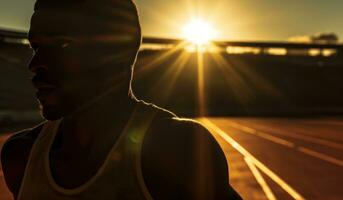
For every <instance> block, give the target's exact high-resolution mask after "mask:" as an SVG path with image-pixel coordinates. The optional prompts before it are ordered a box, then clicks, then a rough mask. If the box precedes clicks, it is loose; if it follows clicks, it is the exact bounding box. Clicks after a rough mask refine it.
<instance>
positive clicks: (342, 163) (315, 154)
mask: <svg viewBox="0 0 343 200" xmlns="http://www.w3.org/2000/svg"><path fill="white" fill-rule="evenodd" d="M228 124H230V126H232V127H233V128H236V129H238V130H241V131H244V132H247V131H246V130H250V131H249V132H247V133H250V134H253V135H256V136H260V137H262V138H265V139H267V140H270V141H272V142H275V143H278V144H281V145H285V146H288V147H289V148H295V147H296V146H295V144H293V143H291V142H288V141H287V140H284V139H281V138H278V137H275V136H272V135H270V134H268V133H262V132H258V131H256V130H254V129H252V128H249V127H246V126H241V125H239V124H237V123H234V122H228ZM252 130H254V131H252ZM296 149H297V150H298V151H300V152H302V153H305V154H307V155H310V156H313V157H316V158H318V159H321V160H324V161H326V162H330V163H332V164H335V165H338V166H343V160H340V159H338V158H334V157H332V156H328V155H326V154H323V153H320V152H316V151H314V150H311V149H308V148H305V147H301V146H299V147H298V148H296Z"/></svg>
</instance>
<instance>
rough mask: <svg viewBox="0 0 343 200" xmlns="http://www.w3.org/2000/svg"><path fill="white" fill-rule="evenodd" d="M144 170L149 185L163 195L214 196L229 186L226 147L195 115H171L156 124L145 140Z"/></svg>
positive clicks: (174, 197)
mask: <svg viewBox="0 0 343 200" xmlns="http://www.w3.org/2000/svg"><path fill="white" fill-rule="evenodd" d="M142 170H143V175H144V177H145V181H146V184H147V186H148V189H149V190H150V191H151V192H152V193H153V195H154V196H158V197H161V198H163V199H197V198H196V196H197V195H205V196H209V198H206V199H212V198H210V197H214V196H216V195H217V194H218V195H219V196H223V195H222V194H224V193H225V192H226V191H227V189H228V188H229V183H228V180H227V178H228V168H227V162H226V158H225V155H224V153H223V151H222V149H221V148H220V146H219V144H218V143H217V141H216V140H215V139H214V137H213V136H212V134H211V133H210V132H209V131H208V130H207V129H206V128H205V127H204V126H202V125H201V124H200V123H199V122H197V121H195V120H192V119H184V118H169V119H164V120H160V122H159V123H158V124H157V125H154V126H153V128H152V129H151V131H149V133H148V134H147V138H146V139H144V142H143V149H142ZM219 190H220V191H219ZM201 191H204V193H202V192H201ZM211 191H212V192H214V193H212V192H211ZM216 197H217V196H216Z"/></svg>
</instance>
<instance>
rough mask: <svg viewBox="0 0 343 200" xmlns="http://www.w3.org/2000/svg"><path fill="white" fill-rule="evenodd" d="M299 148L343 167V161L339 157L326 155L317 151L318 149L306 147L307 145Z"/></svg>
mask: <svg viewBox="0 0 343 200" xmlns="http://www.w3.org/2000/svg"><path fill="white" fill-rule="evenodd" d="M298 150H299V151H301V152H303V153H305V154H307V155H310V156H314V157H317V158H319V159H322V160H325V161H327V162H330V163H333V164H336V165H338V166H340V167H343V161H342V160H339V159H337V158H333V157H331V156H328V155H325V154H323V153H320V152H317V151H313V150H311V149H308V148H305V147H298Z"/></svg>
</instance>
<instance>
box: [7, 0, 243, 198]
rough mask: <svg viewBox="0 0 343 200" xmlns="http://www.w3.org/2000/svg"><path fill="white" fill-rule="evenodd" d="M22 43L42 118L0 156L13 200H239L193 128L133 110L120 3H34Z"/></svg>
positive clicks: (126, 9) (125, 6) (141, 107)
mask: <svg viewBox="0 0 343 200" xmlns="http://www.w3.org/2000/svg"><path fill="white" fill-rule="evenodd" d="M29 41H30V44H31V47H32V49H33V50H34V56H33V58H32V61H31V63H30V65H29V69H30V70H31V71H32V73H33V74H34V77H33V80H32V82H33V85H34V87H35V88H37V99H38V100H39V102H40V105H41V110H42V114H43V116H44V117H45V118H46V119H47V120H48V121H46V122H44V123H42V124H40V125H38V126H37V127H34V128H32V129H28V130H24V131H21V132H19V133H17V134H15V135H14V136H12V137H11V138H10V139H9V140H8V141H7V142H6V143H5V145H4V147H3V149H2V166H3V171H4V175H5V180H6V183H7V185H8V188H9V189H10V191H11V192H12V193H13V195H14V197H15V198H16V199H20V200H26V199H27V200H37V199H44V200H46V199H49V200H55V199H61V200H67V199H68V200H70V199H99V200H100V199H101V200H102V199H152V198H153V199H174V200H175V199H240V197H239V196H238V195H237V194H236V193H235V191H234V190H233V189H232V188H231V187H230V186H229V182H228V168H227V163H226V159H225V157H224V154H223V152H222V150H221V148H220V147H219V145H218V144H217V142H216V141H215V140H214V138H213V137H212V136H211V134H210V133H209V132H208V131H207V130H206V129H205V128H203V127H202V126H201V125H200V124H198V123H196V122H194V121H191V120H187V119H180V118H178V117H177V116H175V115H174V114H173V113H171V112H169V111H167V110H164V109H161V108H159V107H157V106H154V105H153V104H147V103H144V102H143V101H140V100H137V99H136V98H135V97H134V95H133V93H132V91H131V87H130V83H131V77H132V70H133V64H134V62H135V60H136V56H137V52H138V49H139V47H140V43H141V29H140V24H139V19H138V14H137V10H136V7H135V5H134V4H133V2H132V1H130V0H59V1H57V0H38V1H37V3H36V5H35V12H34V14H33V16H32V19H31V27H30V32H29Z"/></svg>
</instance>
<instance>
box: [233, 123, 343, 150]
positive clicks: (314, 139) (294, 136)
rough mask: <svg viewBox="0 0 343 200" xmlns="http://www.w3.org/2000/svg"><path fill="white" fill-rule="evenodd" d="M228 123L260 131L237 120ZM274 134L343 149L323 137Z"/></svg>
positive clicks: (245, 129) (338, 144) (342, 146)
mask: <svg viewBox="0 0 343 200" xmlns="http://www.w3.org/2000/svg"><path fill="white" fill-rule="evenodd" d="M230 123H231V124H235V126H239V127H241V129H242V130H244V131H246V132H248V131H247V130H249V129H250V131H249V132H248V133H252V131H251V130H253V132H258V133H261V132H260V131H257V130H254V129H252V128H249V127H246V126H243V125H241V124H239V123H237V122H230ZM265 134H269V133H265ZM274 134H277V135H284V136H287V137H292V138H296V139H301V140H304V141H308V142H312V143H315V144H320V145H324V146H328V147H331V148H335V149H341V150H342V149H343V144H340V143H337V142H332V141H328V140H325V139H320V138H315V137H312V136H308V135H299V134H295V133H280V132H274ZM269 135H270V134H269Z"/></svg>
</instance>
